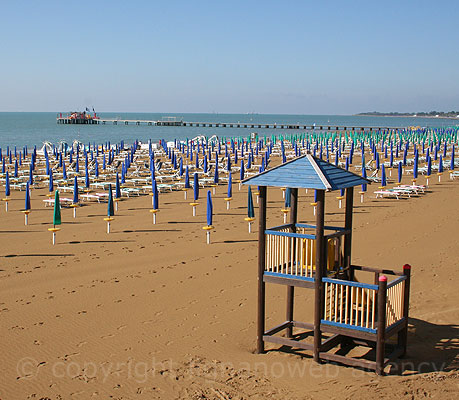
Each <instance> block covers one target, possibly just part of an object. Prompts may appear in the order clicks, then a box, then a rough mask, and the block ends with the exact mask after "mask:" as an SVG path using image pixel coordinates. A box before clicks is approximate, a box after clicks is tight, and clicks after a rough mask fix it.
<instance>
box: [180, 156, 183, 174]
mask: <svg viewBox="0 0 459 400" xmlns="http://www.w3.org/2000/svg"><path fill="white" fill-rule="evenodd" d="M179 175H180V176H182V175H183V158H181V157H180V163H179Z"/></svg>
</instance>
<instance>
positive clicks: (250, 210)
mask: <svg viewBox="0 0 459 400" xmlns="http://www.w3.org/2000/svg"><path fill="white" fill-rule="evenodd" d="M247 217H248V218H255V210H254V207H253V198H252V189H251V187H250V186H249V191H248V195H247Z"/></svg>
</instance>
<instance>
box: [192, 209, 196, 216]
mask: <svg viewBox="0 0 459 400" xmlns="http://www.w3.org/2000/svg"><path fill="white" fill-rule="evenodd" d="M193 217H196V206H193Z"/></svg>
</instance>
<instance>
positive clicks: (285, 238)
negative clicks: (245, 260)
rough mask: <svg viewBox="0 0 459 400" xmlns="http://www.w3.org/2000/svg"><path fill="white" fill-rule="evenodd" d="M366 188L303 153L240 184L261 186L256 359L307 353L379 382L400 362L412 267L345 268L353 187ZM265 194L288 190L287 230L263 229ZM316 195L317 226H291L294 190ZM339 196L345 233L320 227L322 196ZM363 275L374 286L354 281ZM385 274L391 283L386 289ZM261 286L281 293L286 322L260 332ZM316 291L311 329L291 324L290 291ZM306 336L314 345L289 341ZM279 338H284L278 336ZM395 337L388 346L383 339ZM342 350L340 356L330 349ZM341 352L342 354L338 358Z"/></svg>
mask: <svg viewBox="0 0 459 400" xmlns="http://www.w3.org/2000/svg"><path fill="white" fill-rule="evenodd" d="M368 183H370V181H368V180H367V179H364V178H362V177H361V176H358V175H356V174H354V173H352V172H349V171H346V170H344V169H341V168H339V167H336V166H334V165H332V164H330V163H327V162H325V161H323V160H321V159H319V158H316V157H314V156H312V155H311V154H306V155H304V156H301V157H299V158H296V159H294V160H292V161H290V162H287V163H285V164H282V165H280V166H278V167H275V168H272V169H270V170H268V171H265V172H263V173H261V174H258V175H255V176H253V177H250V178H248V179H245V180H244V181H243V184H246V185H256V186H259V188H260V189H259V230H258V318H257V319H258V321H257V352H258V353H264V351H265V343H266V342H270V343H275V344H279V345H283V346H289V347H292V348H299V349H304V350H311V351H312V352H313V356H314V360H315V361H317V362H319V361H321V360H329V361H333V362H339V363H342V364H347V365H351V366H357V367H361V368H365V369H371V370H375V371H376V373H377V374H379V375H382V374H383V373H384V368H385V366H387V364H388V363H389V362H391V361H393V360H394V359H396V358H398V357H400V356H403V355H404V354H405V352H406V347H407V329H408V307H409V292H410V268H411V267H410V266H409V265H405V266H404V267H403V272H395V271H392V270H389V269H376V268H369V267H362V266H357V265H353V264H352V263H351V242H352V207H353V197H354V186H358V185H361V184H368ZM267 187H288V188H291V191H290V193H291V212H290V223H288V224H284V225H281V226H276V227H273V228H269V229H267V228H266V204H267ZM301 188H304V189H315V190H316V191H317V211H316V225H306V224H299V223H298V222H297V221H298V219H297V210H298V189H301ZM340 189H345V190H346V194H345V204H346V210H345V223H344V227H334V226H325V225H324V216H325V191H333V190H340ZM356 271H358V274H359V275H360V274H362V275H363V273H362V272H361V271H363V272H366V273H371V274H373V275H374V283H372V284H371V283H363V282H359V281H357V279H356ZM386 275H391V276H393V277H394V279H392V280H391V281H390V282H388V280H387V277H386ZM266 283H273V284H280V285H285V286H287V296H286V297H287V299H286V303H287V307H286V320H285V321H284V322H282V323H281V324H279V325H277V326H275V327H273V328H271V329H268V330H266V329H265V305H266V294H265V286H266ZM295 287H300V288H309V289H313V290H314V293H315V294H314V321H313V323H307V322H299V321H295V320H294V318H293V314H294V312H293V311H294V288H295ZM293 328H300V329H305V330H307V331H308V332H307V333H309V334H312V335H313V337H314V342H313V343H307V342H305V341H302V340H301V339H300V338H301V337H304V335H296V334H295V335H294V334H293ZM281 332H285V335H284V336H279V335H278V334H280V333H281ZM394 335H397V340H396V341H395V342H394V343H393V344H392V343H388V340H389V339H390V338H391V337H392V336H394ZM362 345H363V346H368V347H370V348H375V349H376V357H375V360H374V361H371V360H367V359H363V358H355V357H350V356H348V352H349V350H351V349H352V348H353V347H355V346H362ZM337 346H340V350H339V351H335V352H334V350H335V349H336V348H337ZM343 352H344V353H345V355H343Z"/></svg>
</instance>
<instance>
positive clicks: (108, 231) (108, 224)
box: [107, 221, 110, 233]
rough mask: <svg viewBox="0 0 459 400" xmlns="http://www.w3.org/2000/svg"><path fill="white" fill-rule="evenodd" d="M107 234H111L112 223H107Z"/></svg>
mask: <svg viewBox="0 0 459 400" xmlns="http://www.w3.org/2000/svg"><path fill="white" fill-rule="evenodd" d="M107 233H110V221H107Z"/></svg>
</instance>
